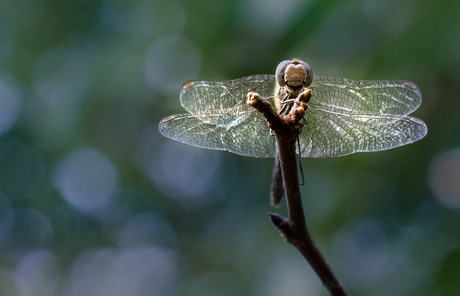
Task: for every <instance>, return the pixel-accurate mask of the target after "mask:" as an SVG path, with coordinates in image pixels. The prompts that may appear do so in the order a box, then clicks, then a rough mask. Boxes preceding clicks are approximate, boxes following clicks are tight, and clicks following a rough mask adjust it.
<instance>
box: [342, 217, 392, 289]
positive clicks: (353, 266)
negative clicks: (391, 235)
mask: <svg viewBox="0 0 460 296" xmlns="http://www.w3.org/2000/svg"><path fill="white" fill-rule="evenodd" d="M334 253H335V255H334V256H335V257H336V258H340V260H341V261H342V262H341V263H342V264H341V268H342V274H344V276H346V277H347V278H348V280H349V281H350V282H351V283H353V282H354V283H355V284H364V283H372V282H374V281H376V280H378V279H380V278H382V277H384V276H385V275H386V271H387V270H388V268H387V266H388V261H389V259H390V255H391V254H390V244H389V241H388V238H387V237H386V235H385V234H384V233H383V231H382V230H380V228H379V227H378V225H376V224H375V223H373V222H369V221H363V222H361V223H360V224H359V225H357V226H356V228H355V229H354V230H353V231H352V232H350V231H349V230H344V232H343V234H341V235H338V236H337V238H336V240H335V246H334Z"/></svg>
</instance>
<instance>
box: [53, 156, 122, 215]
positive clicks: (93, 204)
mask: <svg viewBox="0 0 460 296" xmlns="http://www.w3.org/2000/svg"><path fill="white" fill-rule="evenodd" d="M116 183H117V171H116V168H115V166H114V165H113V164H112V162H110V160H109V159H107V157H105V156H104V155H103V154H102V153H100V152H99V151H98V150H96V149H94V148H80V149H78V150H76V151H74V152H73V153H71V154H70V155H69V156H67V157H66V158H65V159H64V160H62V161H61V162H60V163H59V165H58V168H57V171H56V175H55V184H56V187H57V189H58V190H59V192H60V193H61V195H62V197H64V199H65V200H66V201H67V202H68V203H69V204H71V205H72V206H73V207H75V208H77V209H79V210H82V211H94V210H98V209H100V208H102V207H104V206H106V205H108V203H109V201H110V200H111V198H112V197H113V195H114V191H115V189H116Z"/></svg>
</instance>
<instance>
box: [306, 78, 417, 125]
mask: <svg viewBox="0 0 460 296" xmlns="http://www.w3.org/2000/svg"><path fill="white" fill-rule="evenodd" d="M310 88H311V89H312V92H313V94H314V98H315V103H317V104H318V105H321V106H322V107H324V108H329V107H331V108H332V109H340V108H343V110H344V111H348V113H350V114H368V115H382V114H393V115H400V116H403V115H408V114H410V113H412V112H414V111H415V110H416V109H417V108H418V107H419V106H420V104H421V102H422V94H421V92H420V90H419V88H418V87H417V86H416V85H415V84H414V83H412V82H410V81H404V80H353V79H347V78H341V77H336V76H330V75H318V76H316V77H315V79H314V81H313V83H312V85H311V86H310Z"/></svg>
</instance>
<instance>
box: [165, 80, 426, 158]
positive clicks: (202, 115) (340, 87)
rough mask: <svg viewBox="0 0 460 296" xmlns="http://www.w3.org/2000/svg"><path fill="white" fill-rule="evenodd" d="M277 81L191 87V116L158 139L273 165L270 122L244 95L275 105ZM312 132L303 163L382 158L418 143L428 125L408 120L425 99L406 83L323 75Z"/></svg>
mask: <svg viewBox="0 0 460 296" xmlns="http://www.w3.org/2000/svg"><path fill="white" fill-rule="evenodd" d="M275 84H276V79H275V77H274V76H273V75H254V76H248V77H244V78H240V79H235V80H229V81H193V82H189V83H186V84H185V85H184V87H183V88H182V91H181V95H180V100H181V104H182V106H183V107H184V108H185V109H186V110H187V111H188V112H190V114H176V115H172V116H169V117H166V118H164V119H163V120H162V121H161V122H160V125H159V129H160V132H161V133H162V134H163V135H164V136H166V137H168V138H171V139H174V140H177V141H180V142H183V143H186V144H189V145H193V146H197V147H201V148H206V149H215V150H226V151H229V152H233V153H236V154H240V155H244V156H251V157H273V156H274V155H275V138H274V137H273V136H271V135H270V131H269V128H268V126H267V122H266V120H265V118H264V117H263V116H262V115H261V114H260V113H259V112H257V111H256V110H255V109H253V108H252V107H250V106H247V104H246V101H247V98H246V94H247V93H248V92H249V91H254V92H258V93H259V94H260V95H261V96H263V97H266V98H269V97H270V98H273V94H274V89H275ZM310 88H311V89H312V98H311V100H310V102H309V106H310V107H309V109H308V110H307V113H306V118H307V125H306V126H305V127H304V128H303V131H302V133H301V134H300V138H299V140H300V151H298V153H300V154H302V156H303V157H316V158H317V157H336V156H343V155H347V154H351V153H355V152H365V151H379V150H386V149H391V148H395V147H399V146H402V145H405V144H409V143H412V142H415V141H417V140H420V139H421V138H423V137H424V136H425V135H426V133H427V127H426V125H425V123H424V122H423V121H422V120H420V119H418V118H415V117H410V116H408V114H410V113H412V112H413V111H414V110H416V109H417V108H418V106H419V105H420V103H421V100H422V97H421V93H420V90H419V89H418V87H417V86H416V85H415V84H413V83H412V82H408V81H402V80H378V81H370V80H369V81H364V80H351V79H346V78H340V77H334V76H327V75H319V76H317V77H316V78H315V81H314V82H313V83H312V85H311V87H310Z"/></svg>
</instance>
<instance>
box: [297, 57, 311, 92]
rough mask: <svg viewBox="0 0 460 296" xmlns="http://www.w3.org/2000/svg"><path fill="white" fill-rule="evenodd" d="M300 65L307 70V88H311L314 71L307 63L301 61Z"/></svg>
mask: <svg viewBox="0 0 460 296" xmlns="http://www.w3.org/2000/svg"><path fill="white" fill-rule="evenodd" d="M299 62H300V64H302V66H303V68H304V69H305V72H306V73H307V78H306V81H305V85H304V86H305V87H307V86H309V85H310V84H311V83H312V82H313V71H312V70H311V67H310V65H309V64H307V63H305V62H304V61H299Z"/></svg>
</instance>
